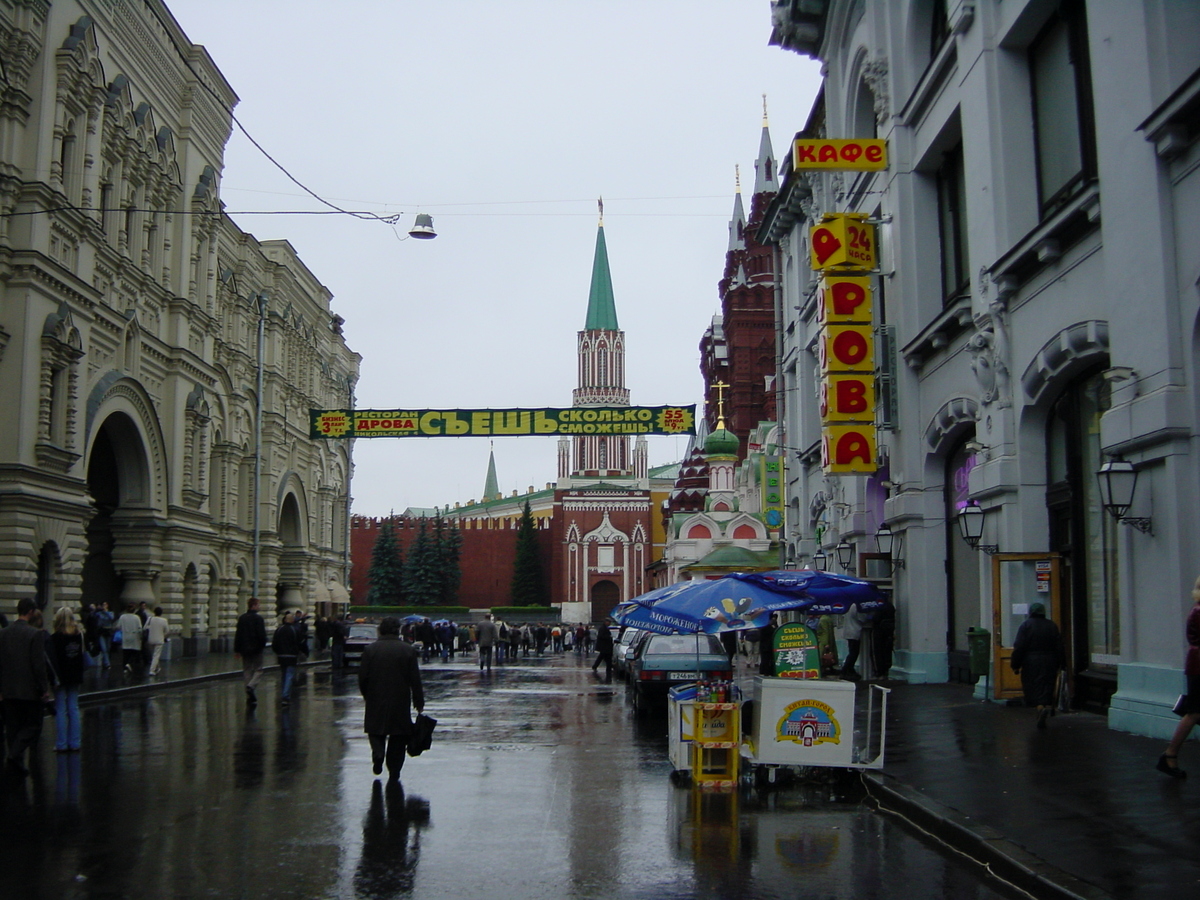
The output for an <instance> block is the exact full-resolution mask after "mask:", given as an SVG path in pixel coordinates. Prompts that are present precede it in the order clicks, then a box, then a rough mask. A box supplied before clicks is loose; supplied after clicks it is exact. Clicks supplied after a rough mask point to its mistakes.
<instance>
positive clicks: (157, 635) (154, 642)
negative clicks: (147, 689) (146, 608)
mask: <svg viewBox="0 0 1200 900" xmlns="http://www.w3.org/2000/svg"><path fill="white" fill-rule="evenodd" d="M170 630H171V623H170V622H168V621H167V620H166V619H164V618H163V614H162V607H161V606H156V607H155V608H154V615H153V616H151V617H150V620H149V621H148V622H146V643H147V644H148V645H149V647H150V674H151V675H157V674H158V666H159V663H160V662H161V661H162V652H163V645H164V644H165V643H166V642H167V634H168V633H169V632H170Z"/></svg>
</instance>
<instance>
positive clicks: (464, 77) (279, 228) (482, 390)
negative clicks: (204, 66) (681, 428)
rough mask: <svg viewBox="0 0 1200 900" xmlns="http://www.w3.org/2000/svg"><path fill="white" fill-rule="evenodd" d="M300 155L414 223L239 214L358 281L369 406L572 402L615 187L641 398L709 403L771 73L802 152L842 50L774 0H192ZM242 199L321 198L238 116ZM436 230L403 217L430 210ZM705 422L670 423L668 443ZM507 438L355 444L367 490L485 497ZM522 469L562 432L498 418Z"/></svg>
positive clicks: (352, 325) (782, 142)
mask: <svg viewBox="0 0 1200 900" xmlns="http://www.w3.org/2000/svg"><path fill="white" fill-rule="evenodd" d="M168 5H169V6H170V9H171V11H172V13H173V14H174V15H175V18H176V20H177V21H178V22H179V24H180V25H181V26H182V27H183V29H184V31H185V32H186V33H187V35H188V37H189V38H190V39H191V40H192V41H193V42H195V43H197V44H203V45H204V46H205V47H206V48H207V50H208V52H209V54H210V55H211V56H212V58H213V60H214V61H215V62H216V64H217V66H218V67H219V68H220V69H221V71H222V72H223V73H224V75H225V77H226V79H227V80H228V81H229V83H230V84H231V85H232V86H233V89H234V90H235V91H236V92H237V94H238V96H239V97H240V98H241V101H240V103H239V105H238V107H237V109H236V114H237V116H238V118H239V120H240V121H241V123H242V124H243V125H244V126H245V128H246V129H247V130H248V131H249V132H250V134H251V135H253V136H254V138H255V139H256V140H257V141H258V142H259V143H260V144H262V146H263V147H264V148H265V149H266V150H267V152H268V153H270V154H271V155H272V156H274V157H275V159H277V160H278V161H279V162H280V163H281V164H282V165H283V166H284V167H286V168H287V169H288V170H289V171H290V172H291V173H292V174H293V175H294V176H296V178H297V179H299V180H300V181H301V182H303V183H304V184H305V185H306V186H307V187H309V188H311V189H312V190H313V191H315V192H316V193H318V194H320V195H321V196H323V197H325V198H327V199H329V200H331V201H333V202H335V203H337V204H339V205H341V206H344V207H346V208H351V209H360V210H369V211H372V212H381V213H400V212H403V213H404V217H403V220H402V223H401V225H399V226H397V227H396V228H395V229H393V228H391V227H389V226H387V225H384V224H380V223H377V222H366V221H360V220H357V219H353V218H349V217H340V216H338V217H335V216H270V217H267V216H261V215H258V216H249V215H247V216H237V215H234V219H235V220H236V221H237V222H238V224H239V225H240V226H241V227H242V228H243V229H244V230H246V231H248V232H250V233H252V234H253V235H254V236H255V237H257V238H258V239H260V240H271V239H278V238H283V239H286V240H288V241H290V242H291V243H292V245H293V246H294V247H295V248H296V250H297V252H298V253H299V254H300V257H301V258H302V259H303V260H304V262H305V264H306V265H307V266H308V267H309V268H310V269H311V270H312V271H313V272H314V274H315V275H316V276H317V277H318V278H319V279H320V280H321V281H322V282H323V283H324V284H325V285H326V286H327V287H328V288H329V289H330V291H331V292H332V293H333V295H334V300H333V310H334V312H336V313H337V314H339V315H341V316H342V317H343V318H345V320H346V325H345V334H346V339H347V341H348V343H349V345H350V347H351V348H352V349H354V350H355V351H357V352H358V353H360V354H361V355H362V357H363V362H362V370H361V376H360V380H359V383H358V390H357V403H358V406H359V407H360V408H377V409H395V408H399V407H403V408H408V409H423V408H468V409H469V408H485V407H495V408H505V407H540V406H570V405H571V391H572V389H573V388H575V387H576V365H575V360H576V353H575V344H576V337H577V332H578V331H579V329H581V328H582V327H583V323H584V316H585V313H586V308H587V297H588V286H589V282H590V277H591V265H592V255H593V252H594V249H595V240H596V224H597V223H596V198H597V197H598V196H603V197H604V210H605V237H606V240H607V244H608V252H609V259H610V262H611V268H612V278H613V289H614V294H615V296H616V303H617V315H618V318H619V320H620V325H621V328H622V329H623V330H624V331H625V335H626V369H627V381H628V387H629V388H630V391H631V395H632V397H631V399H632V402H633V403H635V404H646V405H659V404H688V403H699V402H700V400H701V397H702V390H703V382H702V379H701V377H700V372H699V368H698V364H699V350H698V344H699V341H700V338H701V335H702V334H703V332H704V330H705V328H706V327H707V326H708V324H709V322H710V321H711V318H712V316H713V314H714V313H716V312H718V311H719V308H720V302H719V297H718V295H717V281H718V279H719V278H720V276H721V273H722V267H723V263H724V253H725V249H726V246H727V242H728V227H727V226H728V221H729V218H730V214H731V211H732V208H733V196H734V165H735V164H740V165H741V168H742V183H743V186H744V191H745V199H746V202H747V209H748V208H749V195H750V192H751V189H752V187H753V184H754V170H753V164H754V159H755V156H756V155H757V151H758V145H759V137H760V134H761V128H762V95H763V94H764V93H765V94H767V102H768V110H769V114H770V125H771V136H772V139H773V141H774V146H775V153H776V157H777V159H782V158H783V156H784V154H785V153H786V151H787V146H788V141H789V140H790V138H791V136H792V135H793V134H794V133H795V132H796V131H798V130H799V129H800V128H802V127H803V126H804V122H805V120H806V118H807V116H808V112H809V110H810V108H811V105H812V102H813V98H814V97H815V96H816V91H817V88H818V86H819V72H818V68H817V64H816V63H814V62H812V61H811V60H808V59H805V58H802V57H800V56H798V55H796V54H795V53H791V52H785V51H783V50H780V49H779V48H777V47H769V46H768V45H767V39H768V37H769V36H770V31H771V22H770V4H769V2H768V0H699V2H697V0H569V2H563V0H457V2H453V3H449V2H429V0H424V2H416V0H372V2H368V0H341V2H338V3H335V4H331V3H329V2H327V0H323V2H316V0H287V2H283V0H279V2H276V0H174V2H171V0H168ZM221 195H222V198H223V200H224V202H225V204H226V207H227V208H228V209H229V210H230V211H231V212H235V211H237V210H312V209H319V208H321V207H320V205H319V204H318V203H317V202H316V201H314V200H312V199H311V198H309V197H307V196H306V195H305V194H304V193H303V192H302V191H301V190H300V189H299V188H297V187H296V186H295V185H294V184H292V183H291V182H289V181H288V180H287V178H286V177H285V176H284V175H282V174H281V173H279V172H278V170H276V169H275V168H273V167H272V166H271V164H270V163H269V162H267V161H266V160H265V159H264V158H263V156H262V155H261V154H260V153H259V151H257V150H255V149H254V148H253V147H252V146H251V145H250V144H249V143H248V142H247V141H246V140H245V139H244V138H243V137H241V135H240V134H238V133H237V132H236V131H235V134H234V137H233V139H232V140H231V142H230V144H229V147H228V150H227V154H226V158H225V171H224V175H223V180H222V185H221ZM417 212H426V213H429V214H431V215H432V216H433V217H434V224H435V227H436V229H437V232H438V235H439V236H438V237H437V239H436V240H432V241H416V240H406V241H400V240H398V239H397V238H398V236H403V235H404V234H406V233H407V230H408V227H409V225H410V224H411V220H412V216H413V215H414V214H415V213H417ZM685 448H686V439H684V438H673V437H659V438H652V439H651V444H650V462H651V465H660V464H663V463H667V462H672V461H675V460H677V459H678V458H679V457H680V456H681V455H682V454H683V452H684V450H685ZM488 450H489V442H488V440H487V439H486V438H425V439H411V440H409V439H383V438H381V439H375V440H360V441H358V442H357V443H356V446H355V450H354V458H355V463H356V467H357V468H356V473H355V477H354V486H353V493H354V511H355V512H356V513H358V514H362V515H373V516H376V515H386V514H387V513H388V512H389V511H390V510H395V511H397V512H400V511H402V510H404V509H405V508H407V507H410V506H417V507H431V506H445V505H447V504H449V505H451V506H452V505H453V504H454V503H455V502H461V503H466V502H467V501H469V500H472V499H478V498H479V497H480V495H481V494H482V491H483V485H484V478H485V475H486V472H487V460H488ZM495 453H496V467H497V474H498V476H499V481H500V487H501V489H502V490H503V491H504V493H506V494H508V493H511V492H512V491H513V490H520V491H522V492H523V491H524V490H525V489H526V488H528V487H529V486H531V485H533V486H536V487H538V488H541V487H544V485H545V484H546V482H548V481H553V480H554V479H555V477H556V461H555V460H556V439H554V438H538V437H522V438H511V437H510V438H498V439H496V441H495Z"/></svg>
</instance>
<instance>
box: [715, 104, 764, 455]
mask: <svg viewBox="0 0 1200 900" xmlns="http://www.w3.org/2000/svg"><path fill="white" fill-rule="evenodd" d="M754 170H755V175H754V193H753V195H752V196H751V198H750V217H749V218H748V219H747V218H746V214H745V211H744V208H743V206H742V187H741V178H740V176H739V178H738V185H737V194H736V195H735V197H734V202H733V218H732V219H730V222H729V248H728V250H727V251H726V253H725V272H724V274H723V275H722V277H721V280H720V282H719V283H718V290H719V292H720V295H721V312H720V314H719V315H716V316H713V321H712V325H711V326H710V327H709V329H708V330H707V331H705V333H704V337H703V338H702V339H701V341H700V371H701V373H702V374H703V375H704V388H705V394H704V399H705V414H706V417H707V421H708V424H709V429H710V430H715V429H716V427H717V391H716V389H715V387H714V386H715V385H717V384H718V383H721V384H724V385H726V387H725V388H724V400H725V427H726V428H728V429H729V430H730V431H731V432H733V434H735V435H737V437H738V440H739V442H740V447H739V450H738V457H739V459H745V457H746V450H747V446H748V443H747V440H748V438H749V437H750V434H751V432H752V431H753V430H754V429H755V428H757V427H758V425H759V423H760V422H766V421H775V386H774V384H775V377H776V362H775V360H776V334H775V268H774V248H772V247H771V246H765V245H763V244H760V243H759V242H758V240H757V239H756V236H755V235H756V233H757V231H758V226H759V224H760V223H761V222H762V218H763V214H764V213H765V211H766V208H767V206H768V205H769V204H770V202H771V200H772V199H773V198H774V197H775V194H776V192H777V191H778V190H779V179H778V173H777V172H776V167H775V154H774V151H773V150H772V149H771V135H770V132H769V131H768V128H767V117H766V113H765V109H764V114H763V128H762V138H761V140H760V142H759V149H758V159H757V160H756V161H755V163H754Z"/></svg>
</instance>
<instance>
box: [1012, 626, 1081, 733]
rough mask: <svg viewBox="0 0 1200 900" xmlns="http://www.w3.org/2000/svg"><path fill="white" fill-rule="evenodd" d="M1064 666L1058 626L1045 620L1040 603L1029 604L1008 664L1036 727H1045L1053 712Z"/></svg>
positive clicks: (1064, 656)
mask: <svg viewBox="0 0 1200 900" xmlns="http://www.w3.org/2000/svg"><path fill="white" fill-rule="evenodd" d="M1066 664H1067V658H1066V654H1065V653H1064V652H1063V644H1062V635H1061V634H1059V631H1058V626H1057V625H1055V624H1054V623H1053V622H1052V621H1050V620H1049V619H1047V618H1046V607H1045V605H1044V604H1042V603H1032V604H1030V606H1029V618H1028V619H1026V620H1025V621H1024V622H1022V623H1021V627H1020V628H1018V629H1017V636H1016V639H1015V640H1014V641H1013V651H1012V659H1011V660H1010V661H1009V665H1011V666H1012V670H1013V672H1015V673H1016V674H1017V675H1020V676H1021V690H1022V691H1023V692H1024V694H1025V705H1026V706H1036V707H1037V710H1038V716H1037V727H1038V728H1045V727H1046V719H1047V718H1048V717H1049V715H1050V712H1051V711H1052V710H1053V709H1054V700H1055V697H1054V688H1055V682H1056V681H1057V678H1058V670H1059V669H1061V668H1063V667H1064V666H1066Z"/></svg>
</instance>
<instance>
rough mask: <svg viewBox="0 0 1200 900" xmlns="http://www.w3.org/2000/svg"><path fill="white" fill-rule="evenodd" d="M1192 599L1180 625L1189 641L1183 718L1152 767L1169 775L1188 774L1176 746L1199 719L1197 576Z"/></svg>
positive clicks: (1181, 709) (1199, 609) (1199, 607)
mask: <svg viewBox="0 0 1200 900" xmlns="http://www.w3.org/2000/svg"><path fill="white" fill-rule="evenodd" d="M1192 600H1193V601H1194V603H1193V606H1192V610H1191V612H1189V613H1188V617H1187V620H1186V621H1185V623H1184V627H1183V630H1184V634H1185V636H1186V637H1187V645H1188V648H1187V655H1186V656H1184V658H1183V676H1184V678H1185V679H1186V682H1187V687H1186V688H1185V690H1186V691H1187V693H1186V694H1184V695H1183V697H1182V698H1181V700H1182V702H1181V703H1180V704H1179V705H1177V706H1176V708H1175V711H1176V712H1177V713H1182V715H1183V718H1181V719H1180V720H1179V724H1178V725H1177V726H1175V734H1173V735H1172V736H1171V743H1169V744H1167V749H1166V750H1165V751H1163V755H1162V756H1160V757H1159V758H1158V763H1157V764H1156V765H1155V767H1154V768H1156V769H1158V771H1160V772H1163V773H1165V774H1167V775H1170V776H1171V777H1172V778H1187V772H1185V771H1184V770H1183V769H1181V768H1179V762H1178V760H1179V749H1180V748H1181V747H1182V746H1183V742H1184V741H1186V740H1187V739H1188V735H1190V734H1191V733H1192V729H1193V728H1195V727H1196V723H1197V722H1200V578H1197V579H1196V584H1195V586H1194V587H1193V588H1192Z"/></svg>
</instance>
